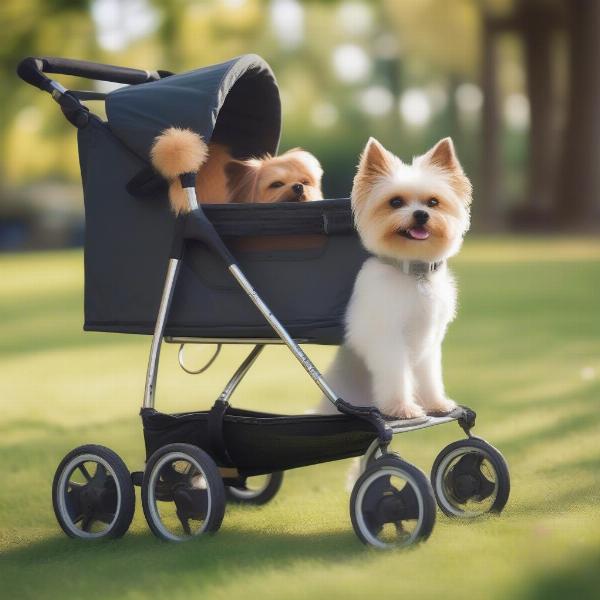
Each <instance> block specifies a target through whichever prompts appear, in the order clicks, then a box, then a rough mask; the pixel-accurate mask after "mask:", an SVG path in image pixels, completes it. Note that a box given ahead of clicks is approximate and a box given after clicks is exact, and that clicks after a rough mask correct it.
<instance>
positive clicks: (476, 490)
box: [18, 55, 509, 548]
mask: <svg viewBox="0 0 600 600" xmlns="http://www.w3.org/2000/svg"><path fill="white" fill-rule="evenodd" d="M45 73H58V74H63V75H71V76H79V77H85V78H88V79H94V80H102V81H110V82H116V83H121V84H127V85H126V86H123V87H120V88H118V89H116V90H114V91H112V92H110V93H108V94H103V93H98V92H90V91H80V90H67V89H65V88H64V87H63V86H62V85H61V84H59V83H57V82H56V81H54V80H52V79H50V78H48V77H47V76H46V75H45ZM18 74H19V76H20V77H21V78H22V79H23V80H25V81H26V82H27V83H29V84H31V85H34V86H35V87H38V88H40V89H42V90H44V91H47V92H49V93H50V94H51V95H52V97H53V98H54V100H55V101H56V102H57V103H58V104H59V106H60V107H61V109H62V112H63V114H64V115H65V117H66V118H67V119H68V120H69V121H70V122H71V123H72V124H73V125H74V126H75V127H76V128H77V130H78V132H77V133H78V145H79V156H80V165H81V175H82V180H83V188H84V196H85V215H86V235H85V325H84V329H85V330H87V331H101V332H114V333H130V334H131V333H133V334H145V335H152V342H151V347H150V357H149V363H148V371H147V378H146V387H145V394H144V400H143V407H142V409H141V417H142V424H143V430H144V440H145V446H146V458H147V460H146V465H145V469H144V470H143V472H141V471H138V472H132V473H130V472H129V470H128V469H127V467H126V465H125V464H124V462H123V461H122V459H121V458H120V457H119V456H118V455H117V454H115V453H114V452H113V451H112V450H109V449H108V448H106V447H103V446H97V445H85V446H81V447H79V448H76V449H75V450H73V451H71V452H70V453H69V454H67V456H66V457H65V458H64V459H63V461H62V462H61V463H60V465H59V467H58V469H57V472H56V475H55V478H54V482H53V490H52V498H53V505H54V511H55V514H56V517H57V520H58V522H59V524H60V526H61V527H62V529H63V530H64V532H65V533H66V534H67V535H69V536H71V537H75V538H83V539H94V538H110V537H112V538H114V537H119V536H121V535H123V534H124V533H125V532H126V531H127V529H128V527H129V525H130V523H131V520H132V517H133V514H134V508H135V493H134V485H137V486H141V497H142V505H143V510H144V515H145V517H146V520H147V521H148V524H149V526H150V529H151V530H152V531H153V532H154V533H155V534H156V535H157V536H158V537H160V538H163V539H166V540H172V541H182V540H186V539H190V538H193V537H196V536H200V535H202V534H209V533H214V532H216V531H217V530H218V529H219V527H220V525H221V522H222V519H223V516H224V513H225V507H226V502H227V501H230V502H236V503H241V504H264V503H265V502H267V501H269V500H270V499H272V498H273V497H274V496H275V494H276V493H277V492H278V490H279V488H280V485H281V483H282V478H283V475H282V473H283V472H284V471H285V470H287V469H293V468H297V467H302V466H306V465H313V464H317V463H322V462H327V461H333V460H339V459H344V458H349V457H359V456H362V457H363V458H362V460H361V471H362V474H361V475H360V477H359V478H358V480H357V481H356V484H355V485H354V489H353V491H352V494H351V498H350V516H351V521H352V525H353V527H354V530H355V532H356V534H357V535H358V537H359V538H360V539H361V540H362V541H363V542H364V543H367V544H370V545H372V546H375V547H379V548H387V547H392V546H398V545H400V546H406V545H409V544H412V543H414V542H417V541H420V540H423V539H426V538H427V537H428V536H429V534H430V533H431V531H432V529H433V526H434V522H435V513H436V510H435V505H436V500H437V504H438V505H439V507H440V509H441V510H442V511H443V512H444V513H446V514H447V515H450V516H453V517H464V518H473V517H477V516H478V515H481V514H484V513H488V512H499V511H501V510H502V508H503V507H504V505H505V503H506V501H507V499H508V494H509V474H508V469H507V466H506V463H505V462H504V459H503V458H502V456H501V454H500V453H499V452H498V451H497V450H496V449H494V448H493V447H492V446H490V445H489V444H488V443H486V442H485V441H483V440H482V439H480V438H477V437H474V436H473V435H471V428H472V427H473V425H474V423H475V413H474V412H473V411H471V410H470V409H468V408H464V407H460V408H458V409H456V410H455V411H453V412H452V413H450V414H447V415H442V416H427V417H423V418H418V419H410V420H389V419H386V418H384V416H382V415H381V414H380V413H379V412H378V411H377V410H376V409H375V408H373V407H368V406H366V407H358V408H357V407H354V406H352V405H350V404H348V403H346V402H344V400H343V399H342V398H339V397H338V396H337V395H336V393H335V390H332V389H331V388H330V386H329V385H328V384H327V382H326V381H325V379H324V378H323V376H322V375H321V373H320V372H319V371H318V369H317V368H316V367H315V366H314V365H313V363H312V362H311V361H310V359H309V358H308V356H307V355H306V354H305V353H304V351H303V350H302V348H301V347H300V344H339V343H340V342H341V341H342V338H343V317H344V312H345V309H346V304H347V302H348V300H349V298H350V295H351V292H352V287H353V283H354V279H355V277H356V274H357V272H358V270H359V269H360V267H361V265H362V263H363V261H364V260H365V258H366V257H367V253H366V252H365V250H364V249H363V248H362V246H361V244H360V240H359V238H358V236H357V234H356V232H355V230H354V228H353V220H352V214H351V208H350V203H349V200H348V199H337V200H323V201H316V202H307V203H285V204H225V205H213V206H211V205H204V206H202V207H199V206H198V205H197V202H196V198H195V191H194V180H195V174H185V175H182V177H181V180H182V184H183V187H184V189H185V191H186V193H187V197H188V200H189V202H190V207H191V208H192V209H193V210H191V212H189V213H188V214H186V215H184V216H180V217H178V218H175V217H174V216H173V215H172V214H171V212H170V210H169V203H168V200H167V187H166V182H164V181H163V180H162V179H161V178H160V177H159V176H158V175H157V174H156V173H155V172H154V171H153V170H152V168H151V167H150V162H149V150H150V148H151V145H152V143H153V140H154V138H155V137H156V136H157V135H158V134H159V133H160V132H161V131H162V130H164V129H165V128H167V127H170V126H179V127H186V128H190V129H192V130H193V131H195V132H197V133H199V134H200V135H202V136H203V137H204V139H205V140H213V141H217V142H220V143H222V144H226V145H227V146H228V147H229V148H231V151H232V154H233V155H234V156H236V157H238V158H246V157H249V156H259V155H262V154H264V153H267V152H269V153H274V152H275V151H276V150H277V145H278V140H279V134H280V127H281V123H280V121H281V119H280V115H281V110H280V100H279V92H278V88H277V84H276V81H275V78H274V76H273V73H272V71H271V69H270V68H269V66H268V65H267V64H266V63H265V62H264V61H263V60H262V59H261V58H260V57H258V56H255V55H247V56H242V57H239V58H236V59H233V60H230V61H228V62H225V63H222V64H218V65H214V66H210V67H206V68H201V69H197V70H194V71H190V72H188V73H183V74H179V75H175V74H172V73H170V72H165V71H157V72H149V71H140V70H136V69H129V68H121V67H115V66H109V65H101V64H96V63H90V62H84V61H77V60H69V59H58V58H26V59H24V60H23V61H22V62H21V63H20V65H19V68H18ZM92 100H100V101H104V102H105V108H106V114H107V120H106V121H104V120H102V119H101V118H99V117H98V116H96V115H94V114H93V113H92V112H90V110H89V109H88V107H87V106H86V105H85V104H84V103H85V102H87V101H92ZM115 216H117V217H118V218H115ZM162 342H166V343H174V344H181V348H180V362H181V364H182V367H184V368H185V364H184V362H183V358H182V353H183V348H184V344H205V343H206V344H217V346H216V348H217V352H218V349H219V348H220V345H221V344H249V345H251V346H253V347H252V349H251V351H250V353H249V354H248V356H247V358H246V359H245V360H244V361H243V363H242V364H241V365H240V366H239V368H238V369H237V370H236V371H235V373H234V374H233V376H232V377H231V379H230V380H229V382H228V383H227V385H226V386H225V388H224V390H223V392H222V393H221V395H220V396H219V397H218V398H217V400H216V401H215V403H214V405H213V406H212V408H211V409H210V410H208V411H206V410H204V411H197V412H188V413H180V414H163V413H160V412H158V411H157V410H156V409H155V387H156V379H157V369H158V361H159V355H160V349H161V344H162ZM267 344H285V345H286V346H287V347H288V348H289V350H290V351H291V353H292V354H293V356H295V357H296V359H298V361H299V362H300V363H301V365H302V366H303V367H304V369H305V370H306V372H307V373H308V375H309V376H310V377H311V378H312V379H313V381H314V382H315V384H316V385H317V386H318V387H319V388H320V390H321V391H322V392H323V394H324V395H325V396H326V397H327V398H328V399H329V400H330V401H331V402H332V403H333V404H334V405H335V407H336V408H337V414H334V415H296V416H289V415H280V414H270V413H264V412H256V411H249V410H242V409H238V408H234V407H232V406H231V404H230V400H231V396H232V394H233V393H234V391H235V389H236V387H237V386H238V384H239V383H240V381H241V380H242V378H243V377H244V376H245V375H246V373H247V372H248V370H249V369H250V367H251V366H252V365H253V364H254V362H255V360H256V359H257V357H258V356H259V354H260V353H261V351H262V350H263V348H264V347H265V345H267ZM211 362H212V361H211ZM207 366H209V365H207ZM188 370H189V369H188ZM365 404H367V405H368V404H369V403H368V401H367V399H366V402H365ZM451 421H457V422H458V424H459V425H460V426H461V427H462V429H463V430H464V432H465V433H466V435H467V437H466V439H463V440H461V441H457V442H455V443H453V444H450V445H449V446H448V447H446V448H444V449H443V450H442V451H441V452H440V454H439V455H438V457H437V459H436V460H435V463H434V465H433V468H432V471H431V477H430V478H427V477H426V476H425V475H424V473H423V472H422V471H420V470H419V469H417V468H416V467H415V466H413V465H411V464H410V463H408V462H406V461H405V460H404V459H402V458H400V457H399V456H398V455H397V454H396V453H392V452H390V451H388V446H389V444H390V441H391V439H392V436H393V435H394V434H397V433H404V432H408V431H414V430H416V429H422V428H425V427H431V426H434V425H440V424H443V423H448V422H451ZM257 478H259V479H260V480H261V481H260V484H259V485H258V486H257V485H256V483H255V482H256V479H257Z"/></svg>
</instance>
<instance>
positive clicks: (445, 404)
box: [423, 398, 457, 415]
mask: <svg viewBox="0 0 600 600" xmlns="http://www.w3.org/2000/svg"><path fill="white" fill-rule="evenodd" d="M423 406H424V408H425V410H426V411H427V414H429V415H431V414H446V413H449V412H451V411H453V410H454V409H455V408H456V406H457V404H456V402H454V400H450V398H438V399H436V400H433V401H431V402H427V403H423Z"/></svg>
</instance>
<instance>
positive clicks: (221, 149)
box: [151, 127, 323, 214]
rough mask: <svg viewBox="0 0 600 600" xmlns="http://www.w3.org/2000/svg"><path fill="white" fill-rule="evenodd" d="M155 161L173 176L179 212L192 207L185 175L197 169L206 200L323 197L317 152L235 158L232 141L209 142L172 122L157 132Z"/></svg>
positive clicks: (173, 197)
mask: <svg viewBox="0 0 600 600" xmlns="http://www.w3.org/2000/svg"><path fill="white" fill-rule="evenodd" d="M151 157H152V164H153V165H154V167H155V169H156V170H157V171H158V172H159V173H160V174H161V175H162V176H163V177H164V178H165V179H167V180H168V181H169V199H170V201H171V208H172V209H173V212H174V213H175V214H179V213H180V212H186V211H187V210H188V204H187V198H186V196H185V193H184V192H183V188H182V187H181V183H180V181H179V177H178V176H179V175H180V174H181V173H184V172H195V171H196V170H197V168H198V165H201V167H200V170H199V172H198V176H197V178H196V196H197V197H198V200H199V201H200V202H201V203H204V204H223V203H226V202H304V201H307V200H322V199H323V192H322V191H321V178H322V176H323V169H322V168H321V165H320V164H319V161H318V160H317V159H316V157H315V156H313V155H312V154H310V153H309V152H306V151H305V150H302V149H301V148H293V149H292V150H288V151H287V152H286V153H284V154H282V155H281V156H271V155H269V154H267V155H265V156H263V157H261V158H250V159H248V160H235V159H234V158H233V157H232V156H231V154H230V153H229V150H228V148H227V147H226V146H224V145H222V144H217V143H210V144H208V145H207V144H206V143H205V142H204V140H203V139H202V137H201V136H200V135H198V134H197V133H195V132H193V131H191V130H190V129H179V128H177V127H170V128H169V129H165V131H163V132H162V133H161V134H160V135H159V136H157V138H156V140H155V142H154V145H153V147H152V150H151Z"/></svg>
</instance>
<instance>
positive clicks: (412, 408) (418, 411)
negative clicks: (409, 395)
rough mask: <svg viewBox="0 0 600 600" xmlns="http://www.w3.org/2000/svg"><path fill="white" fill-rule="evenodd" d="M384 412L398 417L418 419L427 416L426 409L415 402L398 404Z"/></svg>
mask: <svg viewBox="0 0 600 600" xmlns="http://www.w3.org/2000/svg"><path fill="white" fill-rule="evenodd" d="M383 412H384V414H386V415H388V416H390V417H397V418H398V419H417V418H418V417H424V416H425V411H424V410H423V409H422V408H421V407H420V406H419V405H418V404H415V403H414V402H410V403H406V404H398V405H396V406H394V407H393V408H390V409H388V410H384V411H383Z"/></svg>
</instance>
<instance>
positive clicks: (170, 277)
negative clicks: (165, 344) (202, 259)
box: [142, 258, 180, 408]
mask: <svg viewBox="0 0 600 600" xmlns="http://www.w3.org/2000/svg"><path fill="white" fill-rule="evenodd" d="M179 267H180V260H179V259H178V258H171V259H170V260H169V264H168V266H167V275H166V277H165V285H164V288H163V293H162V297H161V299H160V306H159V308H158V317H157V318H156V325H155V326H154V335H153V336H152V344H151V345H150V357H149V358H148V370H147V372H146V387H145V389H144V403H143V404H142V407H143V408H154V396H155V392H156V377H157V375H158V362H159V359H160V345H161V342H162V339H163V334H164V331H165V323H166V321H167V315H168V313H169V308H170V307H171V300H172V299H173V291H174V289H175V282H176V281H177V275H178V274H179Z"/></svg>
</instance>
